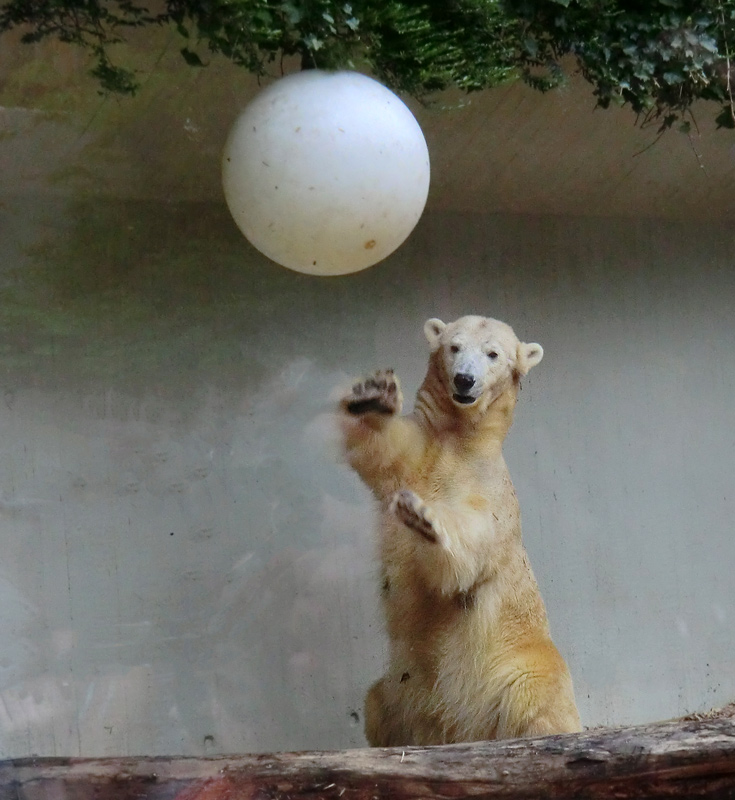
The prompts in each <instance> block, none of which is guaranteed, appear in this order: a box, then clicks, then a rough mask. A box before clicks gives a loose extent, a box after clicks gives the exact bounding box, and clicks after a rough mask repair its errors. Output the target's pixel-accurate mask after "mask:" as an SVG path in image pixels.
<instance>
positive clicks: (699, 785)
mask: <svg viewBox="0 0 735 800" xmlns="http://www.w3.org/2000/svg"><path fill="white" fill-rule="evenodd" d="M734 708H735V707H734ZM495 797H497V798H508V799H511V800H515V799H516V798H570V797H575V798H660V797H677V798H689V797H707V798H735V718H733V717H732V716H731V715H728V714H720V715H694V716H693V717H689V718H684V719H682V720H676V721H672V722H666V723H657V724H653V725H643V726H638V727H625V728H598V729H594V730H589V731H585V732H583V733H578V734H568V735H563V736H548V737H543V738H536V739H515V740H508V741H501V742H479V743H475V744H461V745H445V746H441V747H423V748H422V747H406V748H386V749H360V750H345V751H338V752H311V753H270V754H263V755H248V756H238V757H210V758H172V757H161V758H103V759H76V758H30V759H17V760H11V761H4V762H0V800H133V799H134V798H135V799H136V800H299V798H308V800H316V798H325V800H383V798H391V799H392V800H415V799H416V798H432V799H436V800H458V799H459V798H475V799H476V800H479V799H480V798H482V799H484V798H495Z"/></svg>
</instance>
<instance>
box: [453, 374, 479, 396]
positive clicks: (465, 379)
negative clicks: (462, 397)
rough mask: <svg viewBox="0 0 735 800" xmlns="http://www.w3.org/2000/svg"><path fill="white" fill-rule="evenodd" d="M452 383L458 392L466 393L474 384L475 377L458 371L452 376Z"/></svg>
mask: <svg viewBox="0 0 735 800" xmlns="http://www.w3.org/2000/svg"><path fill="white" fill-rule="evenodd" d="M454 385H455V387H456V388H457V391H458V392H461V393H462V394H467V392H469V390H470V389H471V388H472V387H473V386H474V385H475V379H474V378H473V377H472V375H469V374H468V373H466V372H458V373H457V374H456V375H455V376H454Z"/></svg>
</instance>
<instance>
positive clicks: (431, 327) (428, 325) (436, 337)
mask: <svg viewBox="0 0 735 800" xmlns="http://www.w3.org/2000/svg"><path fill="white" fill-rule="evenodd" d="M446 327H447V326H446V325H445V324H444V323H443V322H442V321H441V320H440V319H427V320H426V322H425V323H424V335H425V336H426V341H427V342H428V343H429V345H430V346H431V349H432V351H434V350H438V349H439V345H440V343H441V342H440V340H441V335H442V333H443V331H444V328H446Z"/></svg>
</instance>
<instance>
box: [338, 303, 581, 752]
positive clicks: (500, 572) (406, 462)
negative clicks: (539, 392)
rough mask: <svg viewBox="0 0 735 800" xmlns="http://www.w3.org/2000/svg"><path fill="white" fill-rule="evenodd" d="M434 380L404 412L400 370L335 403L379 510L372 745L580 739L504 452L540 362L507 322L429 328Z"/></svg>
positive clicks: (435, 323) (369, 705) (368, 712)
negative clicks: (379, 622)
mask: <svg viewBox="0 0 735 800" xmlns="http://www.w3.org/2000/svg"><path fill="white" fill-rule="evenodd" d="M424 332H425V334H426V338H427V339H428V341H429V345H430V347H431V356H430V358H429V368H428V372H427V374H426V378H425V379H424V382H423V384H422V385H421V388H420V389H419V391H418V394H417V396H416V404H415V410H414V412H413V413H412V414H410V415H408V416H399V414H400V412H401V406H402V396H401V391H400V388H399V384H398V379H397V378H396V377H395V375H394V374H393V372H392V370H386V371H383V372H377V373H375V374H374V375H373V376H372V377H369V378H367V379H366V380H364V381H362V382H361V383H358V384H356V385H355V386H353V388H352V391H351V393H350V394H348V395H347V396H346V397H344V398H343V399H342V401H341V404H340V412H341V413H340V416H341V421H342V432H343V439H344V449H345V452H346V455H347V459H348V461H349V463H350V464H351V465H352V467H353V468H354V469H355V470H356V471H357V473H358V474H359V475H360V477H361V478H362V480H363V481H364V482H365V483H366V484H367V486H368V487H369V488H370V489H371V490H372V492H373V494H374V495H375V497H376V498H377V500H378V502H379V504H380V539H379V546H380V556H381V565H382V581H383V583H382V595H383V603H384V608H385V614H386V618H387V628H388V636H389V641H390V657H389V665H388V669H387V672H386V674H385V675H384V676H383V677H382V678H381V679H380V680H379V681H378V682H377V683H375V685H373V686H372V688H371V689H370V691H369V692H368V695H367V698H366V708H365V733H366V736H367V739H368V741H369V742H370V744H371V745H373V746H381V747H387V746H398V745H431V744H445V743H451V742H466V741H477V740H481V739H503V738H510V737H517V736H531V735H543V734H552V733H562V732H571V731H578V730H580V721H579V714H578V712H577V708H576V705H575V702H574V692H573V689H572V680H571V677H570V675H569V671H568V669H567V666H566V664H565V663H564V660H563V659H562V657H561V655H560V654H559V652H558V650H557V649H556V647H555V646H554V644H553V642H552V641H551V638H550V635H549V628H548V623H547V619H546V610H545V608H544V604H543V601H542V599H541V596H540V594H539V589H538V585H537V584H536V580H535V578H534V576H533V572H532V571H531V567H530V565H529V562H528V557H527V555H526V551H525V549H524V547H523V544H522V542H521V522H520V511H519V507H518V500H517V498H516V493H515V490H514V489H513V484H512V483H511V480H510V476H509V474H508V469H507V467H506V465H505V461H504V460H503V455H502V445H503V440H504V439H505V436H506V434H507V432H508V429H509V428H510V425H511V422H512V421H513V410H514V408H515V405H516V400H517V397H518V390H519V387H520V379H521V376H523V375H525V374H526V373H527V372H528V371H529V370H530V369H531V367H534V366H535V365H536V364H538V363H539V361H541V358H542V356H543V350H542V348H541V346H540V345H538V344H525V343H523V342H520V341H519V340H518V339H517V338H516V335H515V333H514V332H513V329H512V328H511V327H510V326H508V325H506V324H505V323H503V322H499V321H497V320H494V319H489V318H486V317H479V316H466V317H462V318H461V319H458V320H457V321H456V322H452V323H449V324H445V323H444V322H442V321H441V320H438V319H430V320H428V322H426V324H425V326H424Z"/></svg>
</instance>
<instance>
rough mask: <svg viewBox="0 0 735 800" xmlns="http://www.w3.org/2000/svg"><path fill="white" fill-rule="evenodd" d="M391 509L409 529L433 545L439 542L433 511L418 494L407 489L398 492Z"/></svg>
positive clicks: (394, 496)
mask: <svg viewBox="0 0 735 800" xmlns="http://www.w3.org/2000/svg"><path fill="white" fill-rule="evenodd" d="M391 507H392V511H393V513H394V514H395V515H396V516H397V517H398V519H399V520H400V521H401V522H402V523H403V524H404V525H405V526H406V527H407V528H410V529H411V530H412V531H416V533H418V534H420V535H421V536H423V537H424V538H425V539H426V540H427V541H429V542H432V543H433V544H436V543H437V542H438V541H439V534H438V532H437V529H436V526H435V525H434V522H433V520H432V513H431V510H430V509H429V507H428V506H427V505H425V503H423V501H422V500H421V498H420V497H419V496H418V495H417V494H414V492H411V491H408V490H407V489H403V490H401V491H400V492H396V493H395V495H393V502H392V504H391Z"/></svg>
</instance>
